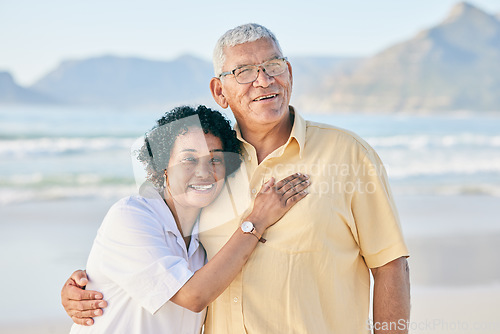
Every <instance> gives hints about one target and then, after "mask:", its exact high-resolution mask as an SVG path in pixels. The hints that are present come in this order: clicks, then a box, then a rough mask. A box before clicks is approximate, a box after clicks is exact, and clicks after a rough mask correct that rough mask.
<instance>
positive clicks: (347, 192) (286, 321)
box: [62, 24, 410, 334]
mask: <svg viewBox="0 0 500 334" xmlns="http://www.w3.org/2000/svg"><path fill="white" fill-rule="evenodd" d="M214 70H215V75H216V76H215V77H214V78H212V80H211V81H210V89H211V92H212V95H213V97H214V99H215V101H216V102H217V103H218V104H219V105H220V106H221V107H222V108H227V107H229V108H230V109H231V111H232V112H233V113H234V116H235V118H236V121H237V124H236V130H237V133H238V139H239V140H240V141H241V145H242V147H243V150H242V151H243V158H244V161H245V164H244V165H245V168H242V169H241V170H240V172H239V173H240V174H244V175H243V176H244V177H245V178H247V179H248V182H249V185H250V192H249V193H250V195H249V196H240V195H239V194H241V193H243V192H242V191H234V192H233V196H235V198H234V199H233V201H236V202H237V203H243V205H249V206H251V201H252V197H254V196H255V191H254V190H255V189H257V190H258V189H259V188H260V185H261V184H262V183H263V182H264V181H265V180H266V179H268V178H269V177H271V176H274V177H276V178H277V179H281V178H282V177H283V176H286V175H288V174H289V173H290V172H297V171H299V172H303V173H308V174H309V175H310V177H311V181H312V186H311V188H310V191H309V192H310V194H309V196H308V197H307V198H305V199H304V200H303V201H301V202H300V203H298V204H297V205H296V206H295V207H294V208H292V210H290V211H289V212H288V213H287V214H286V215H285V216H284V217H283V218H282V219H281V220H280V221H278V222H277V223H276V224H275V225H274V226H272V227H271V228H269V229H268V231H266V233H265V238H266V239H267V243H265V244H262V245H260V246H259V247H257V249H256V250H255V252H254V253H253V255H252V256H251V257H250V259H249V260H248V262H247V264H246V265H245V266H244V268H243V270H242V272H241V273H240V274H239V275H238V276H237V277H236V279H235V280H234V281H233V282H232V283H231V285H230V286H229V287H228V288H227V289H226V290H225V291H224V292H223V293H222V295H220V296H219V298H217V299H216V300H215V301H214V302H213V303H212V305H211V306H210V307H209V313H208V316H207V319H206V325H205V333H214V334H222V333H227V334H234V333H249V334H252V333H256V334H261V333H314V334H316V333H341V334H348V333H352V334H355V333H356V334H359V333H366V332H369V330H370V329H371V328H374V329H375V332H376V333H385V332H386V333H406V332H407V327H408V326H407V321H408V319H409V309H410V293H409V273H408V265H407V262H406V257H407V256H408V251H407V249H406V246H405V243H404V240H403V237H402V234H401V229H400V226H399V221H398V217H397V212H396V209H395V206H394V203H393V199H392V197H391V192H390V189H389V186H388V184H387V177H386V174H385V171H384V168H383V165H382V163H381V162H380V159H379V158H378V156H377V154H376V153H375V152H374V150H373V149H372V148H371V147H370V146H369V145H368V144H367V143H366V142H365V141H363V140H362V139H361V138H359V137H358V136H356V135H355V134H352V133H350V132H348V131H345V130H342V129H339V128H335V127H333V126H330V125H325V124H318V123H313V122H309V121H305V120H304V119H303V118H302V117H301V116H300V115H299V114H298V113H297V112H296V111H295V110H294V108H293V107H291V106H290V105H289V102H290V97H291V93H292V82H293V77H292V67H291V65H290V63H289V62H288V61H287V59H286V58H284V57H283V54H282V51H281V48H280V46H279V43H278V41H277V39H276V38H275V36H274V35H273V34H272V33H271V32H270V31H269V30H268V29H266V28H265V27H262V26H260V25H257V24H247V25H242V26H239V27H236V28H234V29H232V30H230V31H228V32H226V33H225V34H224V35H223V36H222V37H221V38H220V39H219V41H218V43H217V45H216V48H215V52H214ZM241 176H242V175H240V177H241ZM246 187H248V184H247V185H246ZM246 192H247V193H248V190H247V191H246ZM222 200H223V199H221V201H222ZM218 207H220V205H217V201H216V202H215V203H214V204H213V205H212V206H211V207H209V208H207V209H205V210H204V212H203V214H202V217H201V223H200V224H201V225H200V229H201V230H203V225H204V224H209V222H210V221H211V219H212V218H211V217H214V216H215V215H217V208H218ZM237 224H241V220H240V217H236V218H234V219H230V220H228V221H227V222H226V223H224V224H222V225H218V226H215V227H212V228H206V229H205V232H203V233H202V234H201V235H200V236H201V241H202V243H203V245H204V247H205V248H206V251H207V256H208V258H209V259H210V258H211V257H213V256H214V255H215V253H216V252H217V251H218V249H220V247H221V246H222V245H223V244H224V243H225V242H226V241H227V239H228V238H229V237H230V234H231V233H230V231H234V226H237ZM370 271H371V273H372V274H373V278H374V285H373V286H374V288H373V291H374V292H373V319H369V308H370ZM82 276H83V273H82V272H76V273H75V274H74V275H73V276H72V279H70V280H68V282H67V283H66V285H65V287H64V288H63V291H62V300H63V304H64V306H65V308H66V310H67V312H68V314H70V316H72V317H73V319H74V320H75V322H78V323H85V322H86V321H89V317H91V316H93V315H100V314H101V313H100V310H98V311H97V314H96V313H94V312H95V311H94V310H96V309H98V308H99V302H100V301H99V300H97V301H96V300H95V298H96V297H95V296H96V295H97V297H98V298H101V295H100V294H98V293H97V294H96V293H94V292H85V291H84V290H80V289H77V288H76V283H75V280H78V279H80V278H81V277H82ZM100 303H103V304H102V305H105V303H104V302H102V301H101V302H100Z"/></svg>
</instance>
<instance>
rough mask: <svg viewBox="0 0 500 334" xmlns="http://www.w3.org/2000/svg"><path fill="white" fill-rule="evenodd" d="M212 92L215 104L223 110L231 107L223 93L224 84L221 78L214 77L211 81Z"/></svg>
mask: <svg viewBox="0 0 500 334" xmlns="http://www.w3.org/2000/svg"><path fill="white" fill-rule="evenodd" d="M210 92H212V96H213V98H214V100H215V102H217V104H218V105H220V106H221V107H222V108H224V109H226V108H227V107H228V106H229V104H228V103H227V100H226V97H225V96H224V94H223V93H222V82H221V81H220V79H219V78H215V77H214V78H212V80H210Z"/></svg>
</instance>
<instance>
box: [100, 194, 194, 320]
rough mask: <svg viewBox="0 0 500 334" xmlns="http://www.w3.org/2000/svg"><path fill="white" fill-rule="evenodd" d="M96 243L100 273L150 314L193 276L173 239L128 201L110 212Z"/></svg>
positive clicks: (153, 218) (144, 209)
mask: <svg viewBox="0 0 500 334" xmlns="http://www.w3.org/2000/svg"><path fill="white" fill-rule="evenodd" d="M169 239H170V240H169ZM96 242H98V243H99V245H100V247H101V249H102V257H101V261H100V270H101V271H102V273H103V274H104V275H106V276H107V277H108V278H109V279H111V280H112V281H114V282H116V283H117V284H118V285H119V286H120V287H121V288H123V289H124V290H125V291H126V292H127V293H128V294H129V295H130V296H131V298H133V299H135V300H137V301H138V302H139V304H140V305H141V306H142V307H144V308H145V309H146V310H147V311H148V312H150V313H151V314H154V313H155V312H156V311H158V309H159V308H160V307H161V306H162V305H163V304H165V303H166V302H167V301H168V300H170V298H172V296H173V295H175V294H176V293H177V291H178V290H179V289H180V288H181V287H182V286H183V285H184V284H185V283H186V282H187V281H188V280H189V279H190V278H191V276H192V275H193V272H192V271H191V270H189V267H188V263H187V261H186V260H185V259H184V258H183V257H182V256H178V255H175V253H174V252H173V251H172V243H175V242H176V239H175V235H173V233H172V232H168V231H167V232H165V230H164V227H163V224H161V222H160V221H159V219H158V218H157V217H155V215H154V214H153V213H152V212H151V211H148V210H147V208H146V207H142V206H141V205H137V204H135V205H134V203H131V200H128V201H127V202H125V203H122V204H121V205H120V204H116V205H115V206H113V207H112V208H111V209H110V211H109V212H108V214H107V215H106V217H105V219H104V222H103V225H102V226H101V229H100V230H99V233H98V236H97V238H96Z"/></svg>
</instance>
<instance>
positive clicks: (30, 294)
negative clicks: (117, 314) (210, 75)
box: [0, 196, 500, 334]
mask: <svg viewBox="0 0 500 334" xmlns="http://www.w3.org/2000/svg"><path fill="white" fill-rule="evenodd" d="M113 202H114V199H110V200H109V201H103V200H93V199H81V200H71V201H63V200H61V201H47V202H37V203H29V204H18V205H11V206H6V207H0V217H1V220H0V232H1V233H0V244H1V245H2V249H4V250H6V251H4V252H2V253H3V254H2V255H0V265H1V266H2V272H3V274H2V276H1V284H0V293H1V294H2V296H4V298H2V299H1V300H0V309H1V312H0V332H1V333H6V334H8V333H12V334H27V333H37V334H40V333H53V334H59V333H67V332H68V331H69V328H70V326H71V321H70V319H69V318H68V319H67V318H66V317H65V313H64V311H63V309H62V307H61V306H60V301H59V298H60V297H59V291H60V288H61V286H62V284H63V282H64V281H65V280H66V279H67V277H68V276H69V274H70V273H71V272H72V271H73V270H75V269H77V268H83V267H84V266H85V261H86V257H87V254H88V251H89V250H90V247H91V242H92V240H93V238H94V236H95V233H96V230H97V228H98V226H99V225H100V222H101V220H102V218H103V216H104V214H105V213H106V211H107V209H108V208H109V206H110V205H111V204H112V203H113ZM498 202H499V199H498V198H495V197H488V196H460V197H459V196H442V197H439V196H433V197H423V196H420V197H412V196H406V197H400V198H397V204H398V207H399V209H400V216H401V219H402V222H403V223H402V224H403V230H404V232H405V235H406V237H407V241H408V246H409V248H410V252H411V257H410V266H411V279H412V319H411V322H410V324H409V325H410V329H411V333H488V334H492V333H500V323H499V322H500V321H499V320H497V319H498V314H499V312H500V268H499V267H498V259H497V254H499V253H500V228H499V226H500V224H499V221H498V218H496V214H495V210H496V209H495V207H496V206H495V205H496V204H497V203H498ZM4 247H5V248H4ZM3 268H6V271H5V273H4V271H3V270H4V269H3Z"/></svg>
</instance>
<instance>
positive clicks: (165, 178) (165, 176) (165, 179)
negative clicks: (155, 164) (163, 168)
mask: <svg viewBox="0 0 500 334" xmlns="http://www.w3.org/2000/svg"><path fill="white" fill-rule="evenodd" d="M167 186H168V185H167V173H165V175H164V180H163V188H165V189H167Z"/></svg>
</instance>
